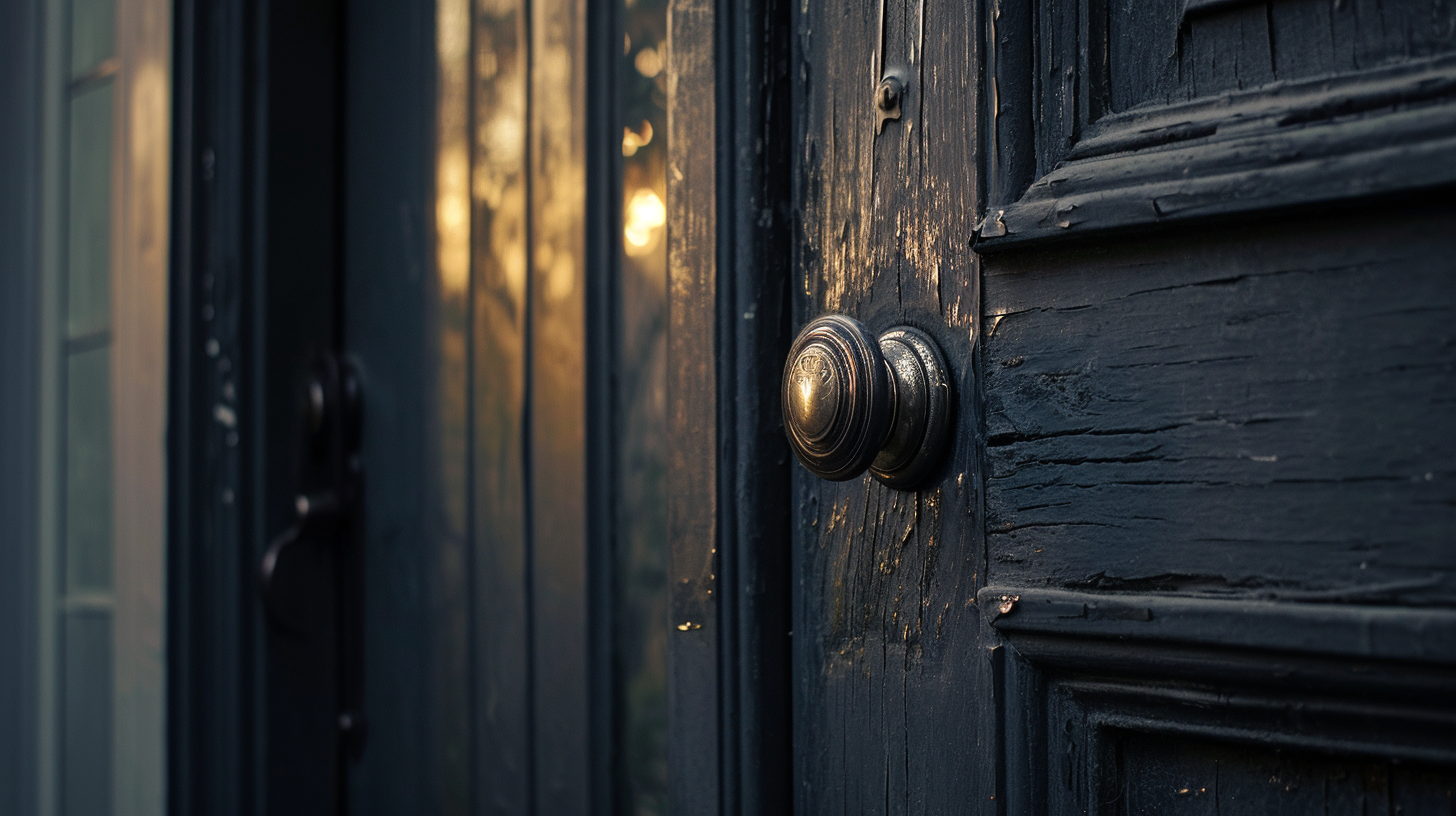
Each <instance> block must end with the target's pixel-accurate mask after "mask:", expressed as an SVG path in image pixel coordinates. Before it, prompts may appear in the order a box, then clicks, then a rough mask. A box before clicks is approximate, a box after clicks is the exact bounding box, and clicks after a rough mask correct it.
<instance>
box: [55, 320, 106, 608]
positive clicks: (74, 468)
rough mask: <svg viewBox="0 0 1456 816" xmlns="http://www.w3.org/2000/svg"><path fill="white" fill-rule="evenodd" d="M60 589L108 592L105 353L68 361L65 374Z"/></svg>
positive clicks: (98, 351)
mask: <svg viewBox="0 0 1456 816" xmlns="http://www.w3.org/2000/svg"><path fill="white" fill-rule="evenodd" d="M65 560H66V591H67V592H77V591H81V592H87V591H90V592H96V591H102V592H104V591H107V590H109V589H110V588H111V350H110V349H109V348H106V347H102V348H97V349H91V350H90V351H83V352H80V353H78V354H73V355H71V357H70V360H69V365H68V367H67V376H66V550H65Z"/></svg>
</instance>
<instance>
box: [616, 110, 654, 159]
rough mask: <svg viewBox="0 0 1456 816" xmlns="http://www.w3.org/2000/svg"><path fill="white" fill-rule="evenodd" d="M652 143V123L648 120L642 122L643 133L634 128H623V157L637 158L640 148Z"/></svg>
mask: <svg viewBox="0 0 1456 816" xmlns="http://www.w3.org/2000/svg"><path fill="white" fill-rule="evenodd" d="M651 143H652V123H651V122H649V121H647V120H646V119H643V120H642V132H641V133H638V132H637V131H634V130H632V128H629V127H624V128H622V155H623V156H635V155H637V150H638V148H642V147H646V146H647V145H649V144H651Z"/></svg>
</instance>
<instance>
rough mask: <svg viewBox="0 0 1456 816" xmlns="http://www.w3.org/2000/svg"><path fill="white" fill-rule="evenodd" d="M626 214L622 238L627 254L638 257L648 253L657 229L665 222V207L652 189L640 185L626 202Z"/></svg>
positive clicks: (651, 247)
mask: <svg viewBox="0 0 1456 816" xmlns="http://www.w3.org/2000/svg"><path fill="white" fill-rule="evenodd" d="M626 216H627V217H626V222H627V223H626V225H625V226H624V227H623V228H622V239H623V241H624V242H625V244H624V246H625V248H626V250H627V254H628V255H631V256H634V257H640V256H642V255H646V254H648V253H650V252H651V251H652V249H653V245H654V244H655V243H656V240H655V239H657V237H658V233H659V231H660V230H661V229H662V227H663V226H664V225H665V224H667V207H666V206H664V205H663V203H662V199H661V198H659V197H658V195H657V193H656V192H654V191H653V190H651V189H648V188H646V187H642V188H640V189H638V190H637V191H636V192H634V193H633V194H632V198H631V199H630V200H629V201H628V202H627V213H626Z"/></svg>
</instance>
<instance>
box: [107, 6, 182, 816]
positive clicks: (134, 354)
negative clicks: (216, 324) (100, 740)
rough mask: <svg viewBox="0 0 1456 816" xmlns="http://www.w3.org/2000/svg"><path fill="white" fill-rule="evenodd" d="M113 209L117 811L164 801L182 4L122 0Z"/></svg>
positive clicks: (156, 808) (148, 809) (140, 815)
mask: <svg viewBox="0 0 1456 816" xmlns="http://www.w3.org/2000/svg"><path fill="white" fill-rule="evenodd" d="M116 12H117V37H116V39H117V56H118V58H119V60H120V63H121V70H120V73H119V75H118V77H117V80H116V103H117V110H116V119H115V121H116V124H117V127H116V129H115V134H116V154H115V155H116V162H115V167H116V178H117V181H118V185H117V186H118V188H119V195H118V200H119V201H120V204H121V206H120V207H119V208H118V211H117V212H116V213H115V214H114V215H113V225H114V227H113V239H112V240H113V253H112V257H113V281H114V284H113V286H112V293H113V294H112V326H113V335H112V343H113V345H112V372H113V376H112V397H111V404H112V411H113V413H112V422H113V426H114V428H115V431H114V433H113V434H112V439H113V445H114V450H115V454H114V460H113V461H114V463H115V480H114V488H113V502H114V505H113V507H114V509H113V511H112V517H113V519H114V527H113V536H114V539H113V540H114V547H115V554H116V555H115V561H114V562H113V563H114V567H113V569H114V581H115V584H114V586H115V589H114V593H115V595H114V602H113V603H114V606H113V630H112V631H113V638H114V651H113V653H114V655H115V670H114V672H115V673H114V681H113V682H114V692H113V693H114V701H113V711H114V712H115V717H116V723H115V729H114V731H113V743H112V750H113V752H114V754H113V764H114V767H115V769H116V770H115V776H114V785H115V791H114V800H113V801H114V804H113V808H114V811H113V812H114V813H116V814H117V815H118V816H154V815H155V814H160V813H161V812H162V810H163V809H164V805H165V803H166V798H165V796H164V793H163V791H164V790H165V789H166V788H165V776H164V772H165V768H166V739H165V733H164V727H165V724H166V710H165V700H166V697H165V683H164V670H165V654H166V629H165V623H164V621H165V604H166V597H165V582H164V580H163V572H164V560H165V544H166V541H167V535H166V512H167V510H166V486H167V481H166V479H167V477H166V462H165V454H166V422H167V410H166V402H167V303H168V300H167V260H168V257H167V255H168V246H169V244H168V199H169V196H168V185H169V172H168V170H169V164H170V162H171V153H170V148H171V140H170V138H169V137H170V123H171V100H170V96H171V70H170V68H171V42H172V39H171V37H172V25H171V22H172V4H171V3H170V2H168V1H167V0H119V2H118V3H117V9H116Z"/></svg>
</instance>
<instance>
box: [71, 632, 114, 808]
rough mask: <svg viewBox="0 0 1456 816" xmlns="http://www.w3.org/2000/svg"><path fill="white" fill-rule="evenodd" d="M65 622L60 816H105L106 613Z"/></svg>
mask: <svg viewBox="0 0 1456 816" xmlns="http://www.w3.org/2000/svg"><path fill="white" fill-rule="evenodd" d="M66 618H67V620H66V631H65V638H66V657H65V660H66V665H65V698H64V702H63V713H62V719H63V724H62V729H63V732H62V733H63V734H64V737H63V739H62V744H61V755H62V762H61V773H62V785H61V812H62V813H64V814H65V816H107V814H110V813H111V798H112V797H111V727H112V722H111V717H112V704H111V703H112V700H111V687H112V682H111V614H110V613H109V612H106V611H101V610H93V609H86V610H80V611H73V612H70V613H67V616H66Z"/></svg>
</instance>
